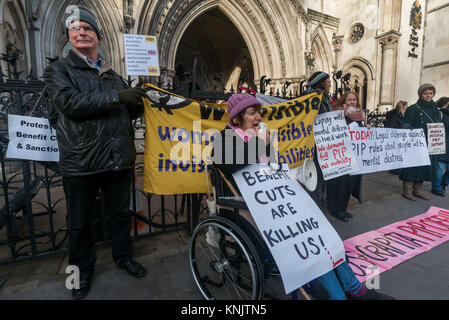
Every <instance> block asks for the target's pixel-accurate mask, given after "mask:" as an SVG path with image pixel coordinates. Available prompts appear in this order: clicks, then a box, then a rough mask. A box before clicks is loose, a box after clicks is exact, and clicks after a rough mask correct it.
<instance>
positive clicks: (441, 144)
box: [427, 123, 446, 155]
mask: <svg viewBox="0 0 449 320" xmlns="http://www.w3.org/2000/svg"><path fill="white" fill-rule="evenodd" d="M427 135H428V138H427V141H428V142H429V154H430V155H438V154H445V153H446V131H445V129H444V123H428V124H427Z"/></svg>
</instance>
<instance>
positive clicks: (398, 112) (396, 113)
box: [384, 100, 408, 129]
mask: <svg viewBox="0 0 449 320" xmlns="http://www.w3.org/2000/svg"><path fill="white" fill-rule="evenodd" d="M407 108H408V103H407V101H403V100H400V101H398V103H397V104H396V108H394V109H393V110H391V111H388V112H387V114H386V115H385V121H384V127H385V128H395V129H402V124H403V123H404V114H405V111H406V110H407Z"/></svg>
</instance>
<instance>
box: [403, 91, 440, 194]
mask: <svg viewBox="0 0 449 320" xmlns="http://www.w3.org/2000/svg"><path fill="white" fill-rule="evenodd" d="M435 94H436V89H435V87H434V86H433V85H432V84H423V85H422V86H421V87H419V89H418V96H419V99H418V101H417V102H416V103H415V104H414V105H411V106H410V107H408V108H407V110H406V111H405V114H404V122H403V128H405V129H423V130H424V133H425V135H426V139H427V124H429V123H440V122H441V121H442V120H441V114H440V111H439V110H438V107H437V104H436V103H435V102H434V101H433V97H434V96H435ZM437 159H438V158H437V156H433V155H431V156H430V162H431V165H430V166H422V167H413V168H404V169H401V173H400V175H399V179H400V180H402V185H403V193H402V196H403V197H404V198H406V199H409V200H411V201H416V198H415V197H418V198H421V199H424V200H430V198H429V197H428V196H427V195H425V194H424V193H423V192H422V190H421V189H422V186H423V183H424V181H436V180H437V177H436V167H437V161H438V160H437Z"/></svg>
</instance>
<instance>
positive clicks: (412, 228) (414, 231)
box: [396, 222, 444, 241]
mask: <svg viewBox="0 0 449 320" xmlns="http://www.w3.org/2000/svg"><path fill="white" fill-rule="evenodd" d="M407 224H408V225H409V226H410V227H407V226H399V227H396V228H397V229H399V230H402V231H405V232H408V233H411V234H414V235H416V236H418V237H421V238H424V239H427V240H431V241H435V240H433V239H431V238H428V237H425V236H423V235H420V234H418V232H417V231H422V232H424V233H428V234H430V235H433V236H435V237H438V238H442V237H443V236H444V235H442V234H441V233H438V232H434V231H431V230H427V229H426V227H425V226H423V225H422V224H419V223H416V222H407Z"/></svg>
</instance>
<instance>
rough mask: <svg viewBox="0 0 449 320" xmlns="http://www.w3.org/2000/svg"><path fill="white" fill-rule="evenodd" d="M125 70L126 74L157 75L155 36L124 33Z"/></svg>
mask: <svg viewBox="0 0 449 320" xmlns="http://www.w3.org/2000/svg"><path fill="white" fill-rule="evenodd" d="M124 36H125V56H126V71H127V74H128V76H159V75H160V70H159V55H158V50H157V41H156V37H153V36H144V35H136V34H125V35H124Z"/></svg>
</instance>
